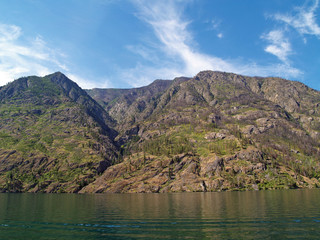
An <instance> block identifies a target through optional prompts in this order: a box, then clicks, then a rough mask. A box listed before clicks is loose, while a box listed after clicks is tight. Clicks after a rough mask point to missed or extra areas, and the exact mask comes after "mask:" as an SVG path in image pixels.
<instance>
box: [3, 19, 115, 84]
mask: <svg viewBox="0 0 320 240" xmlns="http://www.w3.org/2000/svg"><path fill="white" fill-rule="evenodd" d="M22 38H23V34H22V29H21V28H20V27H19V26H16V25H9V24H3V23H0V86H2V85H5V84H6V83H8V82H11V81H13V80H15V79H17V78H20V77H22V76H29V75H37V76H45V75H47V74H50V73H53V72H56V71H62V72H64V73H65V74H66V75H67V76H69V77H70V79H72V80H73V81H75V82H77V83H78V84H79V85H80V86H81V87H83V88H92V87H98V86H99V87H107V86H109V82H108V81H106V80H105V79H106V78H104V79H101V81H100V84H99V83H98V82H96V83H94V82H92V81H88V80H87V79H83V78H82V77H79V75H78V74H74V73H72V72H71V71H70V70H69V68H68V66H67V65H66V64H65V62H67V60H66V59H67V56H66V55H65V54H63V53H62V52H61V51H59V50H57V49H53V48H50V47H48V46H47V43H46V42H45V41H44V40H43V39H42V37H41V36H36V37H35V38H33V39H32V40H30V41H24V42H23V43H21V42H22V41H20V40H21V39H22Z"/></svg>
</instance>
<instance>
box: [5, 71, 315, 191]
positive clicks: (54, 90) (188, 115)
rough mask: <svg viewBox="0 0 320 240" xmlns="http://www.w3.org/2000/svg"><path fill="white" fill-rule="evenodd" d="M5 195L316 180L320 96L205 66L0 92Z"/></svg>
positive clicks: (273, 185)
mask: <svg viewBox="0 0 320 240" xmlns="http://www.w3.org/2000/svg"><path fill="white" fill-rule="evenodd" d="M0 103H1V104H0V191H7V192H8V191H9V192H26V191H27V192H80V193H92V192H96V193H102V192H114V193H124V192H131V193H133V192H155V193H157V192H192V191H228V190H261V189H281V188H305V187H309V188H311V187H319V186H320V182H319V177H320V161H319V159H320V152H319V149H320V138H319V134H320V92H318V91H316V90H313V89H311V88H308V87H307V86H305V85H304V84H302V83H299V82H293V81H289V80H285V79H281V78H271V77H269V78H262V77H248V76H241V75H237V74H233V73H225V72H214V71H203V72H200V73H199V74H197V75H196V76H195V77H193V78H185V77H180V78H176V79H174V80H172V81H171V80H156V81H155V82H153V83H152V84H150V85H148V86H145V87H141V88H134V89H92V90H86V91H84V90H82V89H81V88H80V87H79V86H78V85H77V84H76V83H74V82H72V81H71V80H70V79H68V78H67V77H66V76H64V75H63V74H62V73H59V72H58V73H54V74H51V75H48V76H45V77H43V78H40V77H35V76H31V77H25V78H21V79H18V80H16V81H14V82H12V83H10V84H8V85H6V86H3V87H1V88H0Z"/></svg>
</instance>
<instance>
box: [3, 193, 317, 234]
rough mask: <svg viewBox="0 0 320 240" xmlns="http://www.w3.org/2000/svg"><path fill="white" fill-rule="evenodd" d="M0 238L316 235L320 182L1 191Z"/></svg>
mask: <svg viewBox="0 0 320 240" xmlns="http://www.w3.org/2000/svg"><path fill="white" fill-rule="evenodd" d="M0 239H1V240H2V239H10V240H11V239H320V190H317V189H315V190H285V191H257V192H221V193H174V194H92V195H76V194H0Z"/></svg>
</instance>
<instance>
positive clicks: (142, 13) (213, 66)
mask: <svg viewBox="0 0 320 240" xmlns="http://www.w3.org/2000/svg"><path fill="white" fill-rule="evenodd" d="M133 2H134V3H135V5H136V6H137V8H138V11H139V12H138V17H139V18H140V19H142V20H143V21H144V22H146V23H147V24H149V25H150V26H151V27H152V29H153V31H154V33H155V35H156V37H157V39H158V40H159V42H160V45H159V47H160V49H162V51H163V52H164V53H165V56H166V60H163V63H159V62H156V63H155V64H156V65H157V66H156V67H150V66H143V65H141V64H140V63H139V64H138V65H137V66H136V67H135V68H132V69H129V70H128V72H129V73H130V74H129V77H127V79H128V82H129V83H130V84H131V85H134V86H141V85H143V84H146V83H149V82H150V81H152V80H154V79H156V78H159V77H161V78H173V77H175V76H181V75H184V76H194V75H195V74H197V73H198V72H199V71H202V70H217V71H226V72H234V73H239V74H247V75H260V76H268V75H277V76H283V77H297V76H299V75H301V72H300V71H299V70H298V69H295V68H293V67H291V66H289V65H288V64H286V63H285V64H272V65H269V66H259V65H257V64H255V63H243V62H239V61H237V60H230V59H227V60H226V59H222V58H219V57H216V56H211V55H208V54H204V53H201V52H199V51H198V50H197V49H196V48H195V47H194V46H196V43H194V40H193V36H192V34H191V32H190V31H189V30H188V25H189V23H190V22H189V21H188V20H186V19H183V16H182V11H183V9H184V5H183V4H184V3H185V2H183V1H179V0H177V1H173V0H167V1H164V0H163V1H146V0H133ZM219 36H220V37H223V35H222V34H221V35H218V37H219ZM276 46H277V47H278V48H279V46H280V47H282V48H287V52H286V54H289V51H288V50H289V49H290V45H288V46H286V44H285V43H280V45H276ZM159 47H158V48H159ZM276 50H277V49H276V48H274V49H272V48H269V49H268V51H269V52H273V53H276ZM278 51H279V49H278ZM281 51H283V50H282V49H280V51H279V52H278V53H277V54H278V55H277V56H278V57H281V58H282V59H285V57H286V55H285V54H282V55H281V54H280V52H281ZM279 69H281V71H280V70H279ZM160 74H161V75H160Z"/></svg>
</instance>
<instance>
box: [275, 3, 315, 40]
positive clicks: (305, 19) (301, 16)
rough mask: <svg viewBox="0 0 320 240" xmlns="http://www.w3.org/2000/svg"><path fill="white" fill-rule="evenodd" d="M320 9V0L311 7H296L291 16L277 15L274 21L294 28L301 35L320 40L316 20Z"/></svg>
mask: <svg viewBox="0 0 320 240" xmlns="http://www.w3.org/2000/svg"><path fill="white" fill-rule="evenodd" d="M318 7H319V0H315V1H314V3H313V4H312V5H311V6H307V5H304V6H302V7H296V8H295V10H294V12H293V13H291V14H275V15H274V19H276V20H278V21H280V22H283V23H285V24H287V25H289V26H291V27H293V28H294V29H296V30H297V31H298V32H299V33H300V34H301V35H314V36H316V37H317V38H319V39H320V27H319V25H318V24H317V20H316V10H317V8H318Z"/></svg>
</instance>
